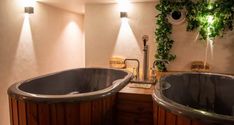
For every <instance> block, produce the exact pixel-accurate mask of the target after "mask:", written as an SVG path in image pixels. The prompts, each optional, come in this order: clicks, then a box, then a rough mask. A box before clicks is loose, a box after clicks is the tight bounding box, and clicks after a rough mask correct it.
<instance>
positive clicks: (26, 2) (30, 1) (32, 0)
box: [23, 0, 36, 7]
mask: <svg viewBox="0 0 234 125" xmlns="http://www.w3.org/2000/svg"><path fill="white" fill-rule="evenodd" d="M35 4H36V0H23V6H24V7H35Z"/></svg>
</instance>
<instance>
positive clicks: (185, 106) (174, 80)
mask: <svg viewBox="0 0 234 125" xmlns="http://www.w3.org/2000/svg"><path fill="white" fill-rule="evenodd" d="M153 97H154V99H155V101H157V103H159V104H160V105H162V106H164V107H166V108H167V109H169V110H171V111H174V112H176V113H179V114H185V115H188V116H190V117H195V118H199V119H204V120H207V121H209V122H211V123H212V122H214V123H217V124H222V125H226V124H228V125H229V124H233V125H234V77H233V76H230V75H223V74H212V73H179V74H174V75H169V76H166V77H164V78H162V79H161V80H160V81H159V83H158V85H157V86H156V88H155V93H154V94H153Z"/></svg>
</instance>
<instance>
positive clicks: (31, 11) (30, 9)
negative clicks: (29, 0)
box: [24, 7, 34, 14]
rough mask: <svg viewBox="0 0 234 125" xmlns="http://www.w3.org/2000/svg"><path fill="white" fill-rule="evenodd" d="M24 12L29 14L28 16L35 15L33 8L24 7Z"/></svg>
mask: <svg viewBox="0 0 234 125" xmlns="http://www.w3.org/2000/svg"><path fill="white" fill-rule="evenodd" d="M24 12H25V13H28V14H33V13H34V8H33V7H24Z"/></svg>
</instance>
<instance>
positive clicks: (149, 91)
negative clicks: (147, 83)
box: [119, 83, 154, 95]
mask: <svg viewBox="0 0 234 125" xmlns="http://www.w3.org/2000/svg"><path fill="white" fill-rule="evenodd" d="M130 84H131V83H129V84H128V85H127V86H126V87H124V88H123V89H122V90H121V91H120V92H119V93H125V94H142V95H151V94H152V93H153V90H154V85H151V88H149V89H148V88H132V87H130Z"/></svg>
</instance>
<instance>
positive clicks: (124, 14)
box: [120, 12, 128, 18]
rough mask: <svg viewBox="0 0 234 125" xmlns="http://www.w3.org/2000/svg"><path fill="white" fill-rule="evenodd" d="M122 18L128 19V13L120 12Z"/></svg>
mask: <svg viewBox="0 0 234 125" xmlns="http://www.w3.org/2000/svg"><path fill="white" fill-rule="evenodd" d="M120 18H128V13H127V12H120Z"/></svg>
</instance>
